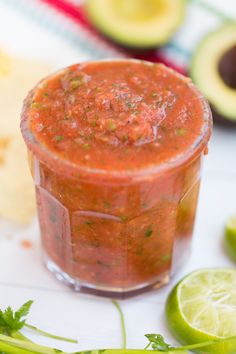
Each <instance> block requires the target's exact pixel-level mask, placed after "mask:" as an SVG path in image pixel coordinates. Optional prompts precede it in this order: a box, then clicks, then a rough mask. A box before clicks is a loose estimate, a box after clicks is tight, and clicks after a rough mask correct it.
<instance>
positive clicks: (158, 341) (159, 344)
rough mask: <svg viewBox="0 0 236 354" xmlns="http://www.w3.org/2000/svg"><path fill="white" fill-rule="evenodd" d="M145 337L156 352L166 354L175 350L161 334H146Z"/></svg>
mask: <svg viewBox="0 0 236 354" xmlns="http://www.w3.org/2000/svg"><path fill="white" fill-rule="evenodd" d="M145 337H146V338H147V339H148V340H149V344H151V345H152V348H153V349H154V350H159V351H162V352H166V351H168V350H172V349H174V348H173V347H172V346H171V345H170V344H167V343H166V342H165V340H164V338H163V337H162V335H160V334H145Z"/></svg>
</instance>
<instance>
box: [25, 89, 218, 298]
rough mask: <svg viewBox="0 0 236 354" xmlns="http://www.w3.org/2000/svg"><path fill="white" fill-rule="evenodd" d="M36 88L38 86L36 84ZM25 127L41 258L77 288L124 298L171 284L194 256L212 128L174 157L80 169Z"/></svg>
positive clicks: (207, 113) (208, 120)
mask: <svg viewBox="0 0 236 354" xmlns="http://www.w3.org/2000/svg"><path fill="white" fill-rule="evenodd" d="M36 89H37V88H36ZM31 98H32V93H31V94H30V95H29V96H28V98H27V100H26V103H25V108H24V110H23V114H22V124H21V127H22V133H23V136H24V139H25V141H26V144H27V146H28V150H29V161H30V167H31V171H32V175H33V178H34V181H35V187H36V197H37V204H38V215H39V223H40V230H41V237H42V245H43V251H44V262H45V264H46V266H47V268H48V269H49V270H50V271H51V272H52V273H54V274H55V275H56V277H57V278H58V279H59V280H61V281H63V282H64V283H66V284H67V285H69V286H71V287H72V288H74V289H75V290H77V291H84V292H91V293H96V294H100V295H107V296H111V295H113V296H118V297H126V296H130V295H134V294H136V293H139V292H141V291H144V290H148V289H151V288H157V287H160V286H162V285H163V284H166V283H167V282H168V281H169V279H170V277H171V275H172V274H173V273H174V272H175V271H176V270H178V269H179V267H181V266H182V265H183V264H184V262H185V260H186V259H187V258H188V256H189V252H190V247H191V240H192V233H193V227H194V220H195V214H196V208H197V201H198V192H199V184H200V172H201V164H202V158H203V155H204V152H205V151H206V149H207V143H208V140H209V137H210V134H211V122H212V121H211V113H210V110H209V106H208V104H207V103H206V102H205V100H204V99H203V98H202V96H201V95H200V94H199V100H202V104H203V107H204V109H203V114H204V119H205V122H206V123H205V127H204V129H203V130H202V132H201V136H199V140H198V142H197V144H196V145H195V146H192V147H191V149H188V151H186V153H185V154H184V155H182V156H181V158H179V159H178V160H177V161H174V162H173V161H169V163H167V164H165V165H161V166H157V167H156V168H153V169H147V170H146V171H143V170H142V171H140V173H139V172H137V171H136V172H135V173H134V174H130V173H125V172H124V173H108V174H105V173H100V172H99V171H97V170H93V169H87V170H86V171H85V170H81V169H80V166H75V165H74V164H71V163H70V162H69V161H67V162H65V161H62V160H60V158H59V157H57V156H53V154H48V152H47V151H46V150H45V147H44V146H43V145H41V144H40V143H39V142H38V141H37V140H36V139H35V138H34V136H33V134H32V132H31V131H30V129H29V125H28V118H29V117H28V116H27V106H28V104H30V102H31Z"/></svg>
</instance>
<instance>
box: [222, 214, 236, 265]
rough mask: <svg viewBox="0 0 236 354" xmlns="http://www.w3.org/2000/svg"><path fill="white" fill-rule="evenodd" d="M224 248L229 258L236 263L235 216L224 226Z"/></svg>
mask: <svg viewBox="0 0 236 354" xmlns="http://www.w3.org/2000/svg"><path fill="white" fill-rule="evenodd" d="M224 247H225V250H226V252H227V254H228V255H229V257H230V258H231V259H232V260H233V261H234V262H236V216H234V217H232V218H230V219H229V220H228V222H227V224H226V227H225V235H224Z"/></svg>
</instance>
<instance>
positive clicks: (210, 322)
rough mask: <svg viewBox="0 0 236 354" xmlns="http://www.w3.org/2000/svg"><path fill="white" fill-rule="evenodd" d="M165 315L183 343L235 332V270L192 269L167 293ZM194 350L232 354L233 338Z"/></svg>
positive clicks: (233, 351)
mask: <svg viewBox="0 0 236 354" xmlns="http://www.w3.org/2000/svg"><path fill="white" fill-rule="evenodd" d="M166 315H167V322H168V325H169V327H170V329H171V331H172V333H173V334H174V336H175V337H176V338H177V339H178V340H179V341H180V342H181V343H182V344H185V345H189V344H195V343H201V342H205V341H212V340H217V339H222V338H228V337H232V336H236V270H233V269H203V270H199V271H196V272H194V273H191V274H190V275H188V276H187V277H185V278H184V279H182V280H181V281H180V282H179V283H178V284H177V285H176V287H175V288H174V289H173V290H172V292H171V293H170V295H169V297H168V299H167V303H166ZM195 352H197V353H214V354H235V353H236V339H234V340H229V341H228V340H226V341H224V342H219V343H215V344H213V345H210V346H208V347H204V348H201V349H196V350H195Z"/></svg>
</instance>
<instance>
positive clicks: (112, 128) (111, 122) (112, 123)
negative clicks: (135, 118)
mask: <svg viewBox="0 0 236 354" xmlns="http://www.w3.org/2000/svg"><path fill="white" fill-rule="evenodd" d="M108 128H109V130H110V131H111V132H114V131H115V130H116V124H115V123H114V122H113V121H112V120H109V122H108Z"/></svg>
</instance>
